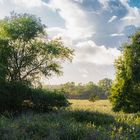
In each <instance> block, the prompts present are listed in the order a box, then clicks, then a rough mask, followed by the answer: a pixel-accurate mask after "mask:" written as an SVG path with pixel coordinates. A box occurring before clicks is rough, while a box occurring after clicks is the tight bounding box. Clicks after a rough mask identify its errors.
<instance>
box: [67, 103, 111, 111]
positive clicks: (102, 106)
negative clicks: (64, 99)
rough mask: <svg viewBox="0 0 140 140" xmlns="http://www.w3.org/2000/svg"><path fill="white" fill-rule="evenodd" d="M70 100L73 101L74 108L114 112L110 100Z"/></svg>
mask: <svg viewBox="0 0 140 140" xmlns="http://www.w3.org/2000/svg"><path fill="white" fill-rule="evenodd" d="M69 102H70V103H72V105H71V107H72V109H81V110H89V111H99V112H102V113H103V112H105V113H113V112H112V111H111V103H110V102H109V100H99V101H96V102H90V101H88V100H69Z"/></svg>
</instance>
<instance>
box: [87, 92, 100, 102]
mask: <svg viewBox="0 0 140 140" xmlns="http://www.w3.org/2000/svg"><path fill="white" fill-rule="evenodd" d="M98 99H99V97H98V96H97V95H96V94H91V95H90V97H89V101H91V102H95V101H96V100H98Z"/></svg>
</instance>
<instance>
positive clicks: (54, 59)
mask: <svg viewBox="0 0 140 140" xmlns="http://www.w3.org/2000/svg"><path fill="white" fill-rule="evenodd" d="M72 56H73V50H71V49H69V48H67V47H64V45H63V43H62V41H61V39H60V38H58V39H55V40H50V41H49V40H48V39H47V34H46V31H45V26H44V25H43V24H42V23H41V20H40V19H39V18H36V17H35V16H34V15H30V14H15V13H12V14H11V16H10V17H6V18H5V19H2V20H0V81H6V82H21V81H22V82H25V83H34V82H36V80H38V82H39V77H40V76H46V77H49V76H51V75H52V74H58V75H59V74H61V73H62V71H61V62H62V61H65V60H71V59H72Z"/></svg>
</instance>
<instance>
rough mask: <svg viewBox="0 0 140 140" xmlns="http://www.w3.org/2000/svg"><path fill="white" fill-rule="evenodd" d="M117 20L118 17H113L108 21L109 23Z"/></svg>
mask: <svg viewBox="0 0 140 140" xmlns="http://www.w3.org/2000/svg"><path fill="white" fill-rule="evenodd" d="M115 19H117V16H112V17H111V18H110V19H109V20H108V23H111V22H113V21H114V20H115Z"/></svg>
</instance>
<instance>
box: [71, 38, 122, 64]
mask: <svg viewBox="0 0 140 140" xmlns="http://www.w3.org/2000/svg"><path fill="white" fill-rule="evenodd" d="M119 55H120V51H119V50H118V49H116V48H106V47H105V46H97V45H96V44H95V43H94V42H93V41H91V40H89V41H85V42H80V43H78V44H77V48H76V58H75V60H74V62H75V63H77V62H78V63H79V62H86V63H87V62H88V63H93V64H96V65H113V63H114V59H116V58H117V57H118V56H119Z"/></svg>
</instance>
